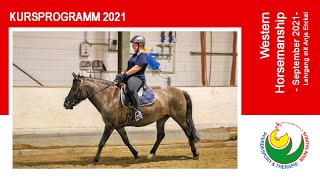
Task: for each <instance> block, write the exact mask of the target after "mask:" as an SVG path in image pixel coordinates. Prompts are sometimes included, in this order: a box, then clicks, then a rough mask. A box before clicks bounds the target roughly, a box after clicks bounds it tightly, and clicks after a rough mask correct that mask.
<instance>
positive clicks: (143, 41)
mask: <svg viewBox="0 0 320 180" xmlns="http://www.w3.org/2000/svg"><path fill="white" fill-rule="evenodd" d="M130 42H131V43H137V44H138V45H139V47H138V51H139V48H140V46H142V48H144V46H145V45H146V39H145V38H144V37H143V36H140V35H137V36H134V37H133V38H132V39H131V40H130Z"/></svg>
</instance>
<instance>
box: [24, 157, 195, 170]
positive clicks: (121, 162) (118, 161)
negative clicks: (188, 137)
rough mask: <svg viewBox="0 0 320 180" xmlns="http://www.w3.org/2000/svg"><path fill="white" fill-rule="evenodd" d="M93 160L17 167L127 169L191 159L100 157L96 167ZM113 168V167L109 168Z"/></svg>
mask: <svg viewBox="0 0 320 180" xmlns="http://www.w3.org/2000/svg"><path fill="white" fill-rule="evenodd" d="M92 159H93V158H91V157H90V158H89V157H80V158H79V160H66V161H47V162H27V163H24V162H19V163H18V165H21V166H28V167H30V168H37V167H39V168H42V167H43V166H44V167H46V166H57V167H59V166H61V168H65V167H63V166H66V167H67V168H68V167H69V166H74V167H77V168H95V167H97V168H100V167H101V166H103V167H106V168H107V167H108V166H121V168H129V167H130V166H131V165H135V164H144V163H148V162H162V161H176V160H178V161H184V160H191V159H193V158H192V157H190V156H161V155H159V156H156V157H155V158H154V159H147V157H140V158H139V159H134V158H133V157H129V156H127V157H101V158H100V160H99V162H98V163H97V165H96V166H92V165H90V163H91V161H92ZM110 168H114V167H110Z"/></svg>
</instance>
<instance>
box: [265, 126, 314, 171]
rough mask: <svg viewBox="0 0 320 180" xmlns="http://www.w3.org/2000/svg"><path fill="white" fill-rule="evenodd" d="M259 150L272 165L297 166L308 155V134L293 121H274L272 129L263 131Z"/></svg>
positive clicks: (285, 167) (281, 167) (286, 167)
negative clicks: (268, 131)
mask: <svg viewBox="0 0 320 180" xmlns="http://www.w3.org/2000/svg"><path fill="white" fill-rule="evenodd" d="M260 150H261V153H262V154H263V156H264V159H265V160H266V161H267V162H268V163H269V164H271V165H272V166H274V167H276V168H280V169H290V168H293V167H296V166H298V165H299V163H301V162H302V161H303V160H304V159H305V158H306V156H307V155H308V150H309V139H308V134H307V133H306V132H305V131H303V130H302V129H301V128H300V127H299V126H297V125H295V124H293V123H290V122H281V123H276V126H275V129H274V130H271V132H270V133H266V132H264V133H263V135H262V137H261V141H260Z"/></svg>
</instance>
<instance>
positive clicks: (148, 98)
mask: <svg viewBox="0 0 320 180" xmlns="http://www.w3.org/2000/svg"><path fill="white" fill-rule="evenodd" d="M125 86H126V85H123V86H121V96H120V98H121V104H122V105H123V107H125V108H132V107H133V106H132V105H131V102H130V100H129V98H128V95H127V94H126V91H125V89H126V88H125ZM138 96H139V102H140V106H141V107H143V106H147V105H151V104H153V103H154V102H155V100H156V95H155V93H154V90H153V89H152V88H151V87H149V86H147V85H146V84H145V83H144V84H143V86H141V87H140V89H139V90H138Z"/></svg>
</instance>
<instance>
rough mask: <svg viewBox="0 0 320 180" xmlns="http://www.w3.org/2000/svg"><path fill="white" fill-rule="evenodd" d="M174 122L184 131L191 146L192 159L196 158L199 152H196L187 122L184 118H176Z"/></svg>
mask: <svg viewBox="0 0 320 180" xmlns="http://www.w3.org/2000/svg"><path fill="white" fill-rule="evenodd" d="M176 122H177V123H178V124H179V125H180V127H181V128H182V129H183V131H184V133H185V134H186V136H187V137H188V140H189V145H190V147H191V151H192V155H193V159H195V160H198V159H199V154H198V153H197V149H196V147H195V144H194V137H193V135H192V132H191V128H190V127H189V126H188V124H187V121H186V120H183V121H177V120H176Z"/></svg>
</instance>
